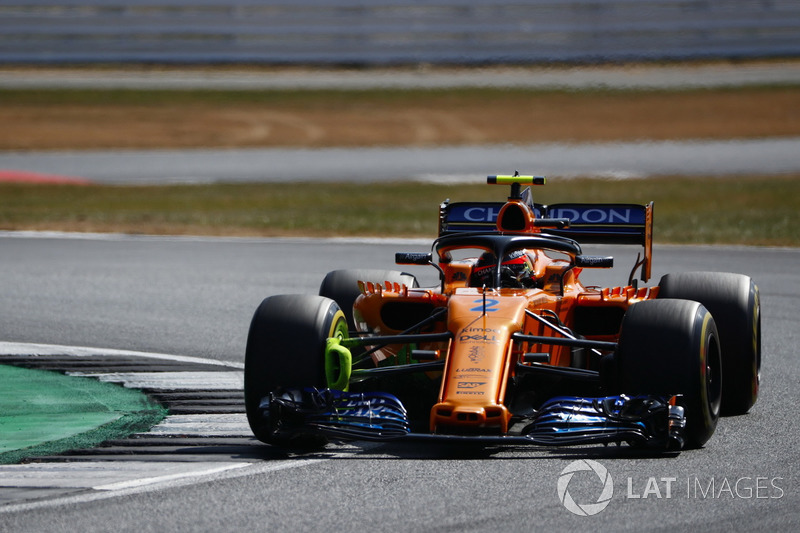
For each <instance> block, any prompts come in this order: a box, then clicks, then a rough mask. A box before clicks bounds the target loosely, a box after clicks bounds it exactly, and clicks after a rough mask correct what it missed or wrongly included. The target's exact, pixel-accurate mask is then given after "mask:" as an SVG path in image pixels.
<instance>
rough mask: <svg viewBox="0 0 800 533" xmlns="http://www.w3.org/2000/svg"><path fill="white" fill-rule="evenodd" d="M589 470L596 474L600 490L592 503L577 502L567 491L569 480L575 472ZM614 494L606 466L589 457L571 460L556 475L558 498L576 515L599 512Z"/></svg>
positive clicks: (612, 483) (612, 482) (589, 514)
mask: <svg viewBox="0 0 800 533" xmlns="http://www.w3.org/2000/svg"><path fill="white" fill-rule="evenodd" d="M582 471H590V472H594V473H595V475H597V478H598V479H599V480H600V483H601V484H602V487H603V488H602V490H601V492H600V495H599V496H598V497H597V501H595V502H594V503H577V502H576V501H575V500H574V499H573V498H572V495H571V494H570V493H569V482H570V481H572V477H573V476H574V475H575V473H576V472H582ZM612 496H614V481H613V480H612V479H611V474H609V473H608V470H607V469H606V467H604V466H603V465H601V464H600V463H598V462H597V461H592V460H591V459H579V460H577V461H573V462H571V463H570V464H568V465H567V466H566V468H564V470H562V471H561V475H559V477H558V499H559V500H560V501H561V503H562V504H563V505H564V507H566V508H567V510H568V511H569V512H571V513H573V514H576V515H578V516H592V515H596V514H597V513H599V512H601V511H602V510H603V509H605V508H606V507H607V506H608V504H609V503H610V502H611V497H612Z"/></svg>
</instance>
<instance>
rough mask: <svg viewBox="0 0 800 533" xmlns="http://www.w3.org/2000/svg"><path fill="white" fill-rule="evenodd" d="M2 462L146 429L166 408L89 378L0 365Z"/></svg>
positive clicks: (85, 445) (132, 391) (0, 454)
mask: <svg viewBox="0 0 800 533" xmlns="http://www.w3.org/2000/svg"><path fill="white" fill-rule="evenodd" d="M0 384H2V386H1V387H0V464H9V463H15V462H19V461H20V460H22V459H24V458H25V457H31V456H36V455H51V454H56V453H61V452H64V451H66V450H69V449H75V448H85V447H91V446H96V445H97V444H99V443H101V442H103V441H105V440H109V439H116V438H122V437H125V436H127V435H130V434H131V433H134V432H139V431H146V430H147V429H148V428H150V427H152V426H153V425H154V424H156V423H158V422H159V421H160V420H161V419H163V418H164V417H165V416H166V410H165V409H164V408H163V407H161V406H159V405H158V404H156V403H155V402H153V401H152V400H150V399H149V398H148V397H147V396H145V395H144V394H143V393H142V392H140V391H137V390H132V389H126V388H124V387H120V386H118V385H114V384H111V383H104V382H100V381H97V380H96V379H92V378H88V377H78V376H67V375H64V374H60V373H58V372H51V371H45V370H34V369H27V368H19V367H14V366H8V365H0Z"/></svg>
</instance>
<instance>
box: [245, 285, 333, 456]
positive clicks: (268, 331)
mask: <svg viewBox="0 0 800 533" xmlns="http://www.w3.org/2000/svg"><path fill="white" fill-rule="evenodd" d="M337 334H338V335H342V336H346V335H347V324H346V322H345V317H344V314H343V313H342V311H341V309H340V308H339V306H338V305H337V304H336V302H334V301H333V300H330V299H328V298H323V297H320V296H314V295H306V294H287V295H278V296H270V297H269V298H266V299H264V301H263V302H261V305H260V306H259V307H258V309H257V310H256V312H255V314H254V315H253V319H252V321H251V323H250V332H249V333H248V336H247V348H246V352H245V368H244V399H245V408H246V411H247V421H248V423H249V424H250V429H252V431H253V434H254V435H255V436H256V438H257V439H259V440H260V441H262V442H266V443H269V444H277V445H281V446H290V447H304V448H308V447H317V445H324V442H325V441H324V439H323V438H321V437H319V436H310V437H309V438H308V439H305V441H304V442H301V441H302V439H295V440H294V442H292V443H289V442H283V441H280V439H277V438H276V437H275V436H274V435H273V433H272V429H273V428H272V427H271V425H270V423H269V420H267V419H266V418H265V417H264V416H263V415H262V410H261V409H260V403H261V400H262V398H264V397H265V396H267V395H269V394H270V393H271V392H274V391H275V390H276V389H278V388H281V387H284V388H303V387H318V388H324V387H325V386H326V384H327V383H326V377H325V341H326V339H327V338H328V337H333V336H335V335H337Z"/></svg>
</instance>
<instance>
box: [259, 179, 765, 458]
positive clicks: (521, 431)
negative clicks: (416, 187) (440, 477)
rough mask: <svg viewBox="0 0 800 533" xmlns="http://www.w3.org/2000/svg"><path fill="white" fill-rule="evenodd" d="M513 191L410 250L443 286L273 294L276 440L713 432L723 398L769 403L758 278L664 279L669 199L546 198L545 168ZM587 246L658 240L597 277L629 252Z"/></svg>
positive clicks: (397, 279) (685, 443) (651, 438)
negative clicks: (658, 258) (655, 262)
mask: <svg viewBox="0 0 800 533" xmlns="http://www.w3.org/2000/svg"><path fill="white" fill-rule="evenodd" d="M488 181H489V183H497V184H508V185H510V187H511V195H510V197H509V198H508V200H507V201H506V202H504V203H503V202H467V203H449V202H445V203H443V204H442V205H441V206H440V213H439V237H438V238H437V239H436V240H435V241H434V242H433V246H432V251H431V252H425V253H398V254H396V262H397V263H398V264H401V265H428V266H429V267H430V268H435V269H436V270H438V273H439V279H440V283H439V284H438V285H437V286H435V287H430V288H420V287H418V283H417V281H416V279H415V277H414V276H412V275H410V274H406V273H402V272H398V271H373V270H337V271H334V272H331V273H329V274H328V275H327V276H326V277H325V279H324V281H323V282H322V286H321V288H320V291H319V295H318V296H313V295H279V296H272V297H269V298H266V299H265V300H264V301H263V302H262V304H261V305H260V306H259V308H258V310H257V311H256V313H255V316H254V317H253V320H252V323H251V326H250V332H249V336H248V341H247V353H246V360H245V401H246V406H247V417H248V420H249V423H250V427H251V428H252V430H253V432H254V433H255V435H256V437H257V438H258V439H260V440H262V441H263V442H266V443H270V444H274V445H279V446H285V447H289V448H309V447H311V448H314V447H319V446H322V445H324V443H325V442H327V441H328V440H329V439H334V440H339V439H355V440H390V439H410V438H414V439H445V440H456V441H461V440H470V441H476V442H485V443H487V444H488V443H491V444H497V443H501V444H502V443H509V444H521V443H525V444H535V445H554V446H563V445H570V444H591V443H610V442H615V443H622V442H625V443H629V444H633V445H640V446H642V445H643V446H648V447H653V448H655V449H663V450H675V449H681V448H683V447H699V446H702V445H703V444H704V443H705V442H706V441H707V440H708V439H709V438H710V437H711V435H712V434H713V433H714V429H715V427H716V425H717V420H718V418H719V416H720V413H724V414H741V413H745V412H746V411H748V410H749V409H750V407H751V406H752V405H753V404H754V402H755V401H756V398H757V395H758V386H759V372H760V365H761V357H760V353H761V335H760V333H761V327H760V307H759V296H758V288H757V287H756V286H755V284H754V283H753V282H752V280H751V279H750V278H748V277H746V276H742V275H738V274H725V273H711V272H693V273H678V274H668V275H666V276H664V277H663V278H662V279H661V282H660V283H659V285H658V286H651V287H647V286H641V287H640V286H639V284H638V280H634V279H633V278H634V276H635V274H636V272H637V271H639V272H640V278H641V280H642V281H645V282H646V281H648V279H649V278H650V265H651V257H652V224H653V204H652V203H651V204H650V205H646V206H641V205H633V204H557V205H550V206H546V205H542V204H538V203H534V202H533V201H532V196H531V188H530V187H527V188H525V189H524V190H521V189H522V186H524V185H538V184H543V183H544V178H540V177H534V176H519V175H515V176H490V177H489V180H488ZM580 243H621V244H637V245H640V246H642V247H643V249H644V250H643V253H640V254H639V256H638V258H637V262H636V265H635V266H634V269H633V271H632V272H631V276H630V279H629V280H628V282H627V285H625V286H621V287H612V288H597V287H586V286H584V285H583V284H582V283H581V281H580V279H579V277H580V273H581V271H583V270H584V269H587V268H610V267H611V266H612V264H613V258H611V257H601V256H588V255H584V254H583V252H582V250H581V244H580Z"/></svg>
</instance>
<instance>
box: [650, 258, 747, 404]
mask: <svg viewBox="0 0 800 533" xmlns="http://www.w3.org/2000/svg"><path fill="white" fill-rule="evenodd" d="M658 297H659V298H679V299H684V300H694V301H696V302H700V303H701V304H703V306H704V307H705V308H706V309H708V310H709V312H710V313H711V314H712V315H713V316H714V321H715V322H716V324H717V329H718V331H719V340H720V348H721V351H722V380H723V383H724V384H725V386H724V387H723V389H722V414H723V415H741V414H744V413H746V412H747V411H749V410H750V408H751V407H752V406H753V404H755V403H756V400H757V399H758V389H759V386H760V381H761V305H760V301H759V294H758V287H757V286H756V285H755V283H753V280H752V279H750V278H749V277H747V276H743V275H741V274H729V273H720V272H681V273H676V274H667V275H666V276H664V277H663V278H661V282H660V283H659V293H658Z"/></svg>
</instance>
